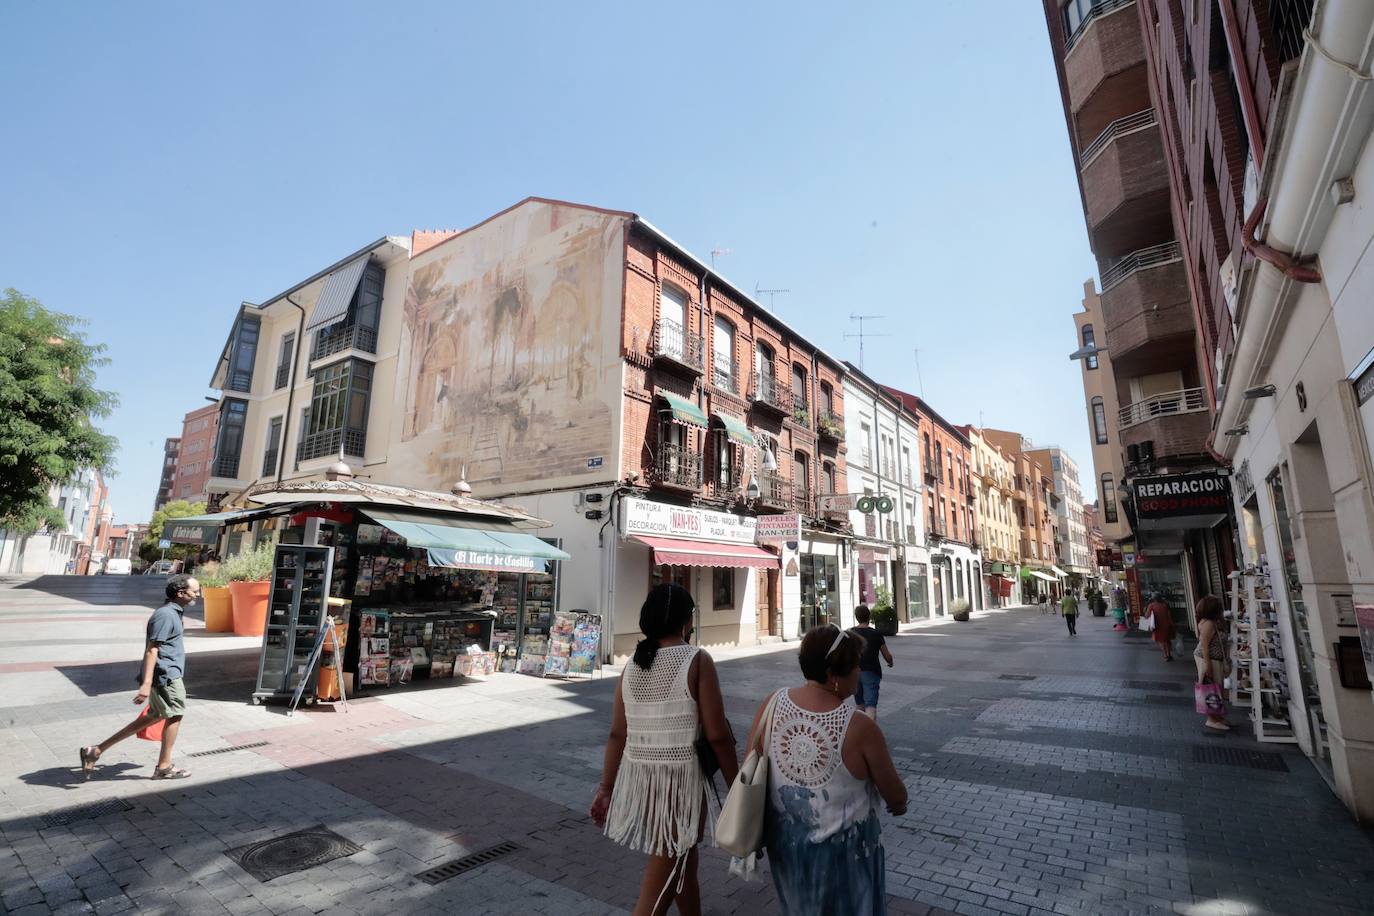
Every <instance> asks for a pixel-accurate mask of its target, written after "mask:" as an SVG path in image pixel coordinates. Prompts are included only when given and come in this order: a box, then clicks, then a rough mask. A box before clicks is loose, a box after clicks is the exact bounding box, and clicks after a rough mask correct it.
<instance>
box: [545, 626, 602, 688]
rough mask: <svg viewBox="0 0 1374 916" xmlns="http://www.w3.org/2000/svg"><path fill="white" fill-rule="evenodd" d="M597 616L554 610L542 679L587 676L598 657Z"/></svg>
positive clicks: (594, 669)
mask: <svg viewBox="0 0 1374 916" xmlns="http://www.w3.org/2000/svg"><path fill="white" fill-rule="evenodd" d="M600 650H601V616H600V615H599V614H589V613H586V612H585V611H558V612H556V613H555V614H554V618H553V629H552V631H551V632H550V634H549V648H548V655H547V656H546V657H545V660H544V676H545V677H572V676H578V675H581V676H590V675H592V674H594V673H595V672H596V670H597V668H598V667H600V666H599V665H598V664H597V659H598V658H599V657H600V654H601V651H600Z"/></svg>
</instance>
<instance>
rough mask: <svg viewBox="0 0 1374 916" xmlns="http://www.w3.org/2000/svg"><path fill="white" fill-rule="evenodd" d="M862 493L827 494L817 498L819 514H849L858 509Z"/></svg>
mask: <svg viewBox="0 0 1374 916" xmlns="http://www.w3.org/2000/svg"><path fill="white" fill-rule="evenodd" d="M862 498H863V494H862V493H827V494H825V495H824V496H821V497H819V498H818V503H817V508H818V509H819V510H820V511H821V512H850V511H853V510H855V509H858V508H859V500H860V499H862Z"/></svg>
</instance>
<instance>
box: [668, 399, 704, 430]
mask: <svg viewBox="0 0 1374 916" xmlns="http://www.w3.org/2000/svg"><path fill="white" fill-rule="evenodd" d="M658 396H659V397H661V398H663V401H664V403H666V404H667V405H668V410H669V412H671V413H672V415H673V419H674V420H676V421H678V422H679V423H686V424H688V425H689V426H700V427H701V428H702V429H706V428H707V427H708V426H709V425H710V423H709V422H708V421H707V419H706V414H704V413H702V410H701V408H700V407H698V406H697V405H695V404H693V403H692V402H691V401H689V400H687V399H686V398H680V397H678V396H677V395H675V394H669V393H668V392H666V391H660V392H659V393H658Z"/></svg>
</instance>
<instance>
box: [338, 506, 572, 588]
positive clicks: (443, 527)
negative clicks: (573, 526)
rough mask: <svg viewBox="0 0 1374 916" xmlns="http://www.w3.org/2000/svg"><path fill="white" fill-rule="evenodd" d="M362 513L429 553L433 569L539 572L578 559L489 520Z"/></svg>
mask: <svg viewBox="0 0 1374 916" xmlns="http://www.w3.org/2000/svg"><path fill="white" fill-rule="evenodd" d="M361 511H362V512H363V513H364V514H365V515H367V516H368V517H369V518H371V519H373V520H374V521H376V522H377V523H378V524H380V525H382V526H383V527H385V528H387V529H389V530H391V531H393V532H395V533H396V534H399V535H400V536H401V537H403V538H405V540H406V545H407V546H409V547H418V548H421V549H424V550H428V551H429V562H430V565H432V566H448V567H452V568H454V569H490V570H505V571H511V572H536V571H540V570H542V569H543V567H544V563H545V562H547V561H549V560H569V559H572V557H570V556H569V555H568V554H566V553H564V552H563V551H562V550H559V549H558V548H557V547H554V546H553V545H552V544H550V543H548V542H547V541H542V540H540V539H539V538H537V537H535V536H534V535H532V534H526V533H524V532H523V531H517V530H516V529H514V528H511V527H509V526H498V525H496V524H493V523H492V522H491V521H490V520H486V519H472V520H471V521H468V520H462V519H457V518H452V519H449V518H441V517H436V516H430V515H422V514H419V513H415V512H402V511H397V510H393V509H374V508H368V509H363V510H361Z"/></svg>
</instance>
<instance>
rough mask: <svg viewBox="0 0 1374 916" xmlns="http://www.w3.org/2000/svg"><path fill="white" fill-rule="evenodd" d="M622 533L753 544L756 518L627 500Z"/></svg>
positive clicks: (692, 507)
mask: <svg viewBox="0 0 1374 916" xmlns="http://www.w3.org/2000/svg"><path fill="white" fill-rule="evenodd" d="M622 505H623V506H624V510H625V515H624V520H623V522H622V524H623V526H624V530H623V532H622V533H623V534H625V535H627V536H628V535H632V534H643V535H649V536H651V537H669V538H689V539H691V540H695V541H715V542H717V543H721V544H752V543H754V527H755V525H756V523H757V519H754V518H752V517H750V518H742V517H740V516H738V515H731V514H729V513H728V512H713V511H712V510H710V509H698V508H696V507H694V506H670V505H668V504H667V503H656V502H654V501H653V500H649V499H627V500H625V502H624V503H623V504H622Z"/></svg>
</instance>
